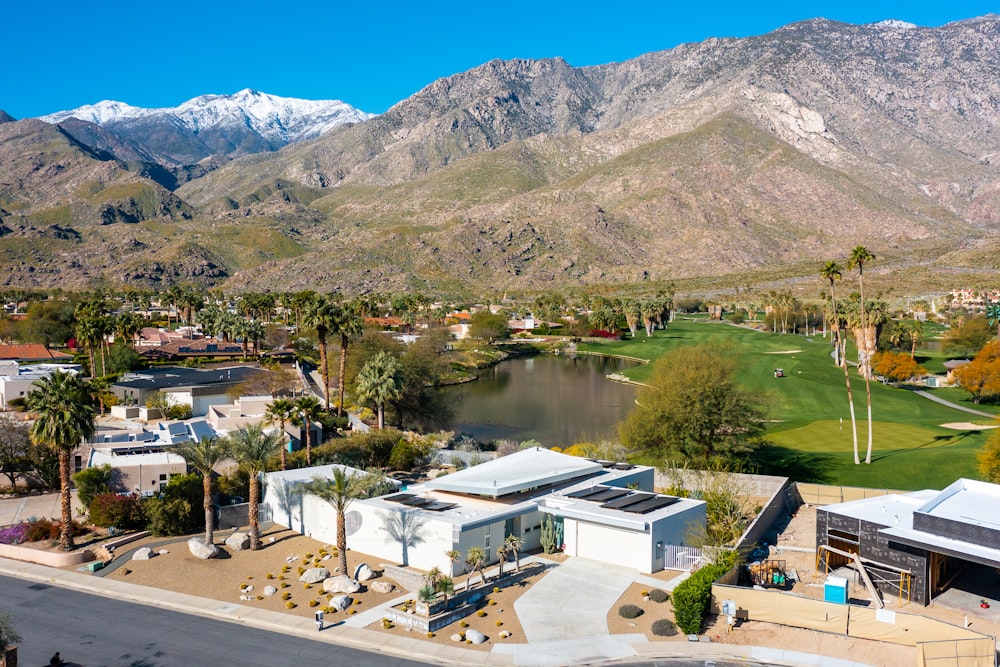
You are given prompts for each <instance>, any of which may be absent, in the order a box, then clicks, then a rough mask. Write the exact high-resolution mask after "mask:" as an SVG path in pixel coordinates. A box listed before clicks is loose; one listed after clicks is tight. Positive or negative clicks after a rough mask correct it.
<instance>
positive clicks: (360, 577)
mask: <svg viewBox="0 0 1000 667" xmlns="http://www.w3.org/2000/svg"><path fill="white" fill-rule="evenodd" d="M377 576H378V575H377V574H375V571H374V570H373V569H371V568H370V567H368V564H367V563H361V564H360V565H358V566H357V567H356V568H354V579H355V581H368V580H369V579H374V578H375V577H377Z"/></svg>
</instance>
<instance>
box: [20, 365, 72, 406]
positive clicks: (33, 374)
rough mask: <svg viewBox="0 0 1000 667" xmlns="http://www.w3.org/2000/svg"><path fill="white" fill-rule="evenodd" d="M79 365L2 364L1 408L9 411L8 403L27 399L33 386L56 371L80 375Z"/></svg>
mask: <svg viewBox="0 0 1000 667" xmlns="http://www.w3.org/2000/svg"><path fill="white" fill-rule="evenodd" d="M80 370H81V366H80V365H79V364H32V365H28V366H26V365H22V364H20V363H18V362H16V361H5V362H0V408H2V409H7V407H8V403H9V402H10V401H13V400H14V399H16V398H25V397H26V396H27V395H28V394H30V393H31V392H32V391H33V387H32V385H34V384H35V382H37V381H38V380H43V379H45V378H47V377H49V376H50V375H52V374H53V373H54V372H56V371H62V372H63V373H73V374H76V373H79V372H80Z"/></svg>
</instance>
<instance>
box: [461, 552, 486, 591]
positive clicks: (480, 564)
mask: <svg viewBox="0 0 1000 667" xmlns="http://www.w3.org/2000/svg"><path fill="white" fill-rule="evenodd" d="M465 564H466V566H468V567H469V569H470V570H472V572H478V573H479V579H480V581H482V582H483V585H484V586H485V585H486V575H485V574H484V573H483V568H484V567H486V549H484V548H483V547H470V548H469V551H468V553H467V554H466V555H465ZM469 578H470V579H471V578H472V575H471V574H470V575H469ZM466 585H468V584H466Z"/></svg>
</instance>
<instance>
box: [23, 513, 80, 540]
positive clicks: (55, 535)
mask: <svg viewBox="0 0 1000 667" xmlns="http://www.w3.org/2000/svg"><path fill="white" fill-rule="evenodd" d="M27 526H28V528H27V531H26V533H25V542H42V541H44V540H56V539H59V533H60V532H62V521H53V520H51V519H44V518H43V519H35V518H32V519H29V520H28V524H27ZM71 531H72V533H73V535H74V536H77V535H83V534H85V533H87V532H88V530H87V529H86V528H85V527H84V526H83V525H82V524H81V523H79V522H77V521H74V522H73V524H72V528H71Z"/></svg>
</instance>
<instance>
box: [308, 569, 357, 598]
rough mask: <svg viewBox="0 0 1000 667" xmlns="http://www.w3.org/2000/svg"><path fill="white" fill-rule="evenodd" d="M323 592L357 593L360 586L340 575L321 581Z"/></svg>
mask: <svg viewBox="0 0 1000 667" xmlns="http://www.w3.org/2000/svg"><path fill="white" fill-rule="evenodd" d="M317 569H322V568H317ZM323 590H324V591H325V592H327V593H357V592H358V591H360V590H361V584H359V583H358V582H356V581H354V580H353V579H351V578H350V577H348V576H346V575H343V574H341V575H337V576H336V577H330V578H328V579H325V580H324V581H323Z"/></svg>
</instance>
